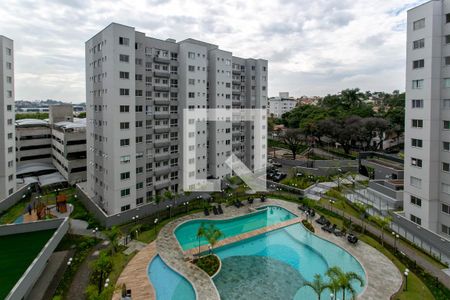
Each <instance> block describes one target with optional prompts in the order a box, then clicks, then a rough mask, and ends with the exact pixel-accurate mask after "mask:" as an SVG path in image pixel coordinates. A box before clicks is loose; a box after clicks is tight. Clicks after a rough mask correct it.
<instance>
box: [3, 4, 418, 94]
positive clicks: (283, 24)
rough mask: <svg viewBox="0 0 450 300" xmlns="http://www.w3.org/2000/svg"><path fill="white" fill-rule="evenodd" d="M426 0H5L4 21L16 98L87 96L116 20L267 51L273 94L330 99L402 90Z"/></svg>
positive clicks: (245, 50)
mask: <svg viewBox="0 0 450 300" xmlns="http://www.w3.org/2000/svg"><path fill="white" fill-rule="evenodd" d="M423 2H426V1H423V0H421V1H400V0H399V1H372V2H370V3H366V2H365V1H356V2H355V1H315V2H314V3H306V2H305V1H289V0H280V1H276V2H273V1H271V2H268V3H261V2H259V3H258V4H254V3H246V2H240V1H228V2H226V3H225V2H224V3H215V5H214V8H212V7H210V5H207V3H206V2H205V1H202V2H196V3H187V2H181V3H180V2H179V1H176V0H173V1H164V0H158V1H138V2H136V3H134V5H133V7H129V6H127V5H126V4H125V3H124V2H114V5H112V4H111V3H107V2H102V3H96V2H91V1H65V2H64V3H61V1H33V2H30V1H6V3H4V4H5V5H4V6H3V7H2V10H1V11H0V27H1V28H2V32H1V34H3V35H5V36H8V37H9V38H11V39H13V40H15V44H16V99H27V100H34V99H62V100H64V101H68V102H73V103H78V102H84V101H85V99H84V98H85V97H84V90H85V85H84V76H85V70H84V63H83V62H84V42H85V41H87V40H88V39H89V37H91V36H92V35H93V34H95V32H98V30H99V29H100V28H104V27H105V26H107V25H108V24H110V23H111V22H116V23H121V24H129V25H132V26H134V27H136V30H138V31H141V32H150V33H151V34H152V36H154V37H156V38H161V39H166V38H167V37H171V38H174V39H176V40H183V39H186V38H194V39H201V40H205V41H207V42H210V43H212V44H220V45H223V49H225V50H229V49H233V52H234V53H236V54H237V55H240V56H245V55H247V56H248V57H264V58H267V59H268V60H269V62H270V67H271V68H270V70H271V73H270V74H269V80H270V81H269V86H270V89H269V90H270V94H269V96H274V95H276V94H277V93H278V91H289V92H290V93H291V95H293V96H301V95H310V96H313V95H317V96H324V95H326V94H328V93H336V92H338V91H340V90H342V89H344V88H354V87H359V88H361V90H377V91H387V92H390V91H392V90H395V89H398V90H401V91H403V90H404V87H405V83H404V75H405V53H406V49H405V32H406V31H405V22H406V10H407V9H409V8H411V7H413V6H415V5H418V4H420V3H423ZM323 11H327V12H328V13H327V14H326V15H323V13H322V12H323ZM274 12H276V13H274ZM49 16H50V17H49ZM86 16H89V17H86ZM72 24H77V26H76V27H74V26H72ZM243 28H245V32H244V31H243V30H242V29H243ZM317 37H322V38H321V39H317ZM296 49H298V51H297V50H296Z"/></svg>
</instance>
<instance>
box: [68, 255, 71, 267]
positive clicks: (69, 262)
mask: <svg viewBox="0 0 450 300" xmlns="http://www.w3.org/2000/svg"><path fill="white" fill-rule="evenodd" d="M71 264H72V257H70V258H69V260H68V261H67V267H70V265H71Z"/></svg>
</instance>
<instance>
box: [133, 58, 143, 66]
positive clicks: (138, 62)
mask: <svg viewBox="0 0 450 300" xmlns="http://www.w3.org/2000/svg"><path fill="white" fill-rule="evenodd" d="M134 63H135V64H136V65H138V66H142V59H141V58H136V59H135V60H134Z"/></svg>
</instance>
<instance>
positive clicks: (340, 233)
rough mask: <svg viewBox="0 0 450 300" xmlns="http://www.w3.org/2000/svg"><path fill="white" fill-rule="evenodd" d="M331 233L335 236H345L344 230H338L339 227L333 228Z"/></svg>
mask: <svg viewBox="0 0 450 300" xmlns="http://www.w3.org/2000/svg"><path fill="white" fill-rule="evenodd" d="M333 233H334V235H335V236H345V230H340V229H339V228H335V229H334V230H333Z"/></svg>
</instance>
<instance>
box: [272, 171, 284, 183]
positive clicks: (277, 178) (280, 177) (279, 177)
mask: <svg viewBox="0 0 450 300" xmlns="http://www.w3.org/2000/svg"><path fill="white" fill-rule="evenodd" d="M286 176H287V175H286V174H285V173H276V174H275V175H273V177H272V179H273V181H276V182H279V181H281V180H283V179H284V178H286Z"/></svg>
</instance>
